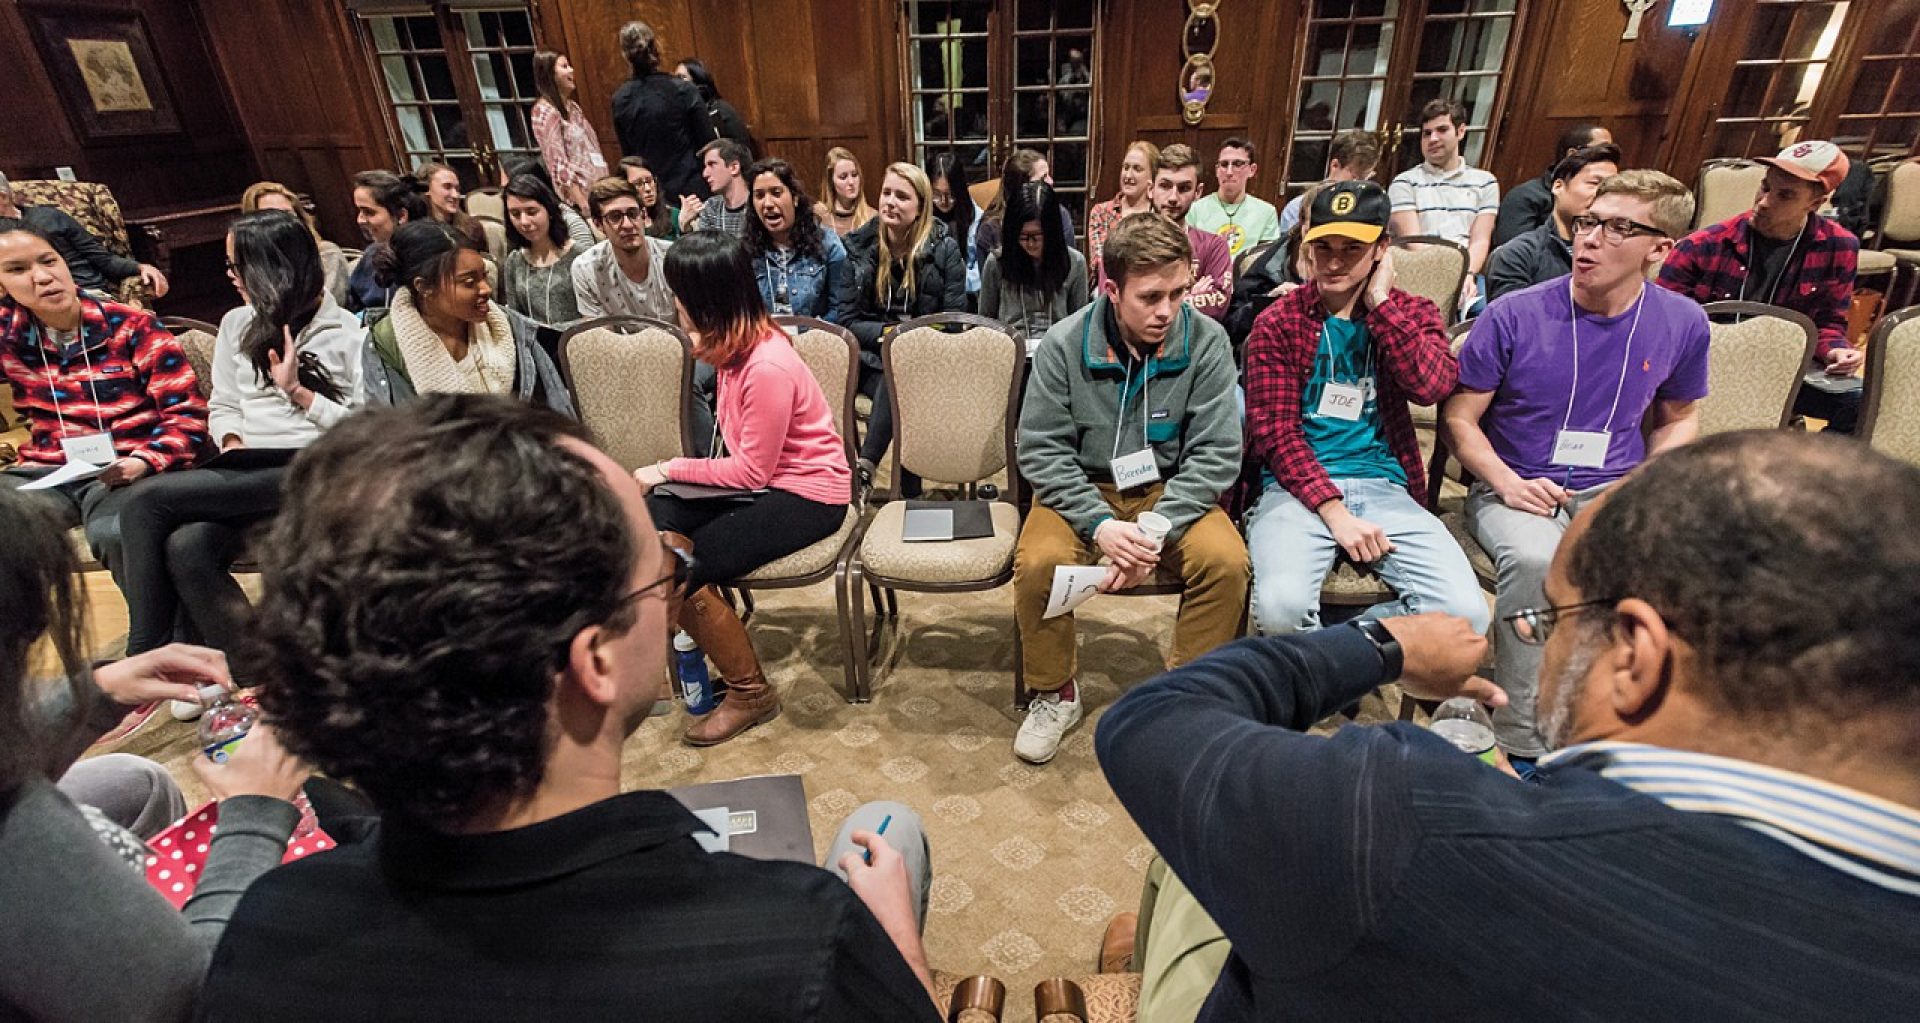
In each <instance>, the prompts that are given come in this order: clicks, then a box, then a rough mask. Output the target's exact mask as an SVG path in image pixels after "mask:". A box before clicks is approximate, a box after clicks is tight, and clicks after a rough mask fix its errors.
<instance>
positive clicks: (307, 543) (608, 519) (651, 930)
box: [202, 395, 937, 1020]
mask: <svg viewBox="0 0 1920 1023" xmlns="http://www.w3.org/2000/svg"><path fill="white" fill-rule="evenodd" d="M287 496H288V500H287V511H286V512H285V513H284V514H283V515H282V516H281V517H280V519H279V520H278V521H277V522H276V524H275V527H274V531H273V534H272V537H271V539H270V541H269V542H268V543H267V544H266V549H267V551H268V553H267V557H266V564H265V565H264V568H265V572H264V578H265V589H264V593H263V597H262V600H261V603H260V607H259V610H258V613H257V617H256V620H255V628H254V632H253V636H252V642H251V644H250V647H249V649H248V650H247V651H246V652H245V654H244V664H245V667H244V669H243V670H242V672H241V674H243V675H245V676H249V677H251V678H252V679H254V680H256V681H257V682H258V683H259V684H260V693H261V704H262V706H263V707H264V708H265V710H266V713H267V718H268V720H269V721H271V722H272V723H273V724H274V725H275V726H276V727H277V728H278V729H279V731H280V734H281V736H282V737H283V740H284V742H285V744H286V745H287V747H288V748H289V749H291V750H293V751H294V752H295V753H296V754H297V755H299V756H301V757H303V758H304V759H306V760H308V761H309V762H311V763H312V764H313V765H314V766H315V767H316V768H318V769H319V770H322V771H324V772H325V773H326V774H328V775H330V776H332V777H334V778H336V779H338V780H340V781H343V782H346V783H348V784H350V785H353V786H355V787H357V788H358V789H359V790H360V791H361V792H363V793H365V794H366V795H367V796H368V797H369V798H370V799H371V800H372V801H373V802H374V803H375V804H376V805H377V806H378V807H379V809H380V810H381V812H382V815H383V820H382V823H381V825H380V828H379V830H378V832H377V833H376V834H375V835H374V836H373V837H372V838H370V839H369V840H368V841H366V842H364V843H360V844H358V845H354V846H349V847H343V848H341V849H338V850H335V851H334V853H330V854H328V855H322V856H315V857H310V858H308V859H307V860H303V861H301V862H298V863H295V864H291V865H289V866H288V867H286V868H283V869H280V870H276V871H273V872H272V873H271V874H270V875H269V876H268V877H266V878H264V879H263V880H262V882H261V883H260V884H258V885H257V886H256V887H255V888H254V889H253V890H252V891H251V892H250V894H249V895H248V897H247V899H246V902H245V903H244V904H243V905H242V906H241V907H240V909H239V911H238V913H237V914H236V916H235V918H234V921H233V923H232V925H231V927H230V929H229V930H228V932H227V936H226V940H225V941H224V942H223V943H222V944H221V946H220V949H219V951H218V952H217V953H216V956H215V962H214V965H213V968H212V970H211V972H210V974H209V976H208V981H207V987H206V991H205V995H204V998H203V1002H202V1016H203V1018H205V1019H216V1020H217V1019H262V1018H273V1019H296V1018H312V1019H321V1018H325V1019H340V1018H349V1019H358V1018H370V1017H375V1016H378V1017H387V1018H408V1019H460V1020H474V1019H530V1018H551V1019H583V1018H602V1017H606V1016H609V1015H612V1014H615V1013H617V1014H619V1015H620V1016H621V1017H622V1018H624V1019H696V1018H698V1019H742V1020H745V1019H753V1020H803V1019H804V1020H814V1019H821V1020H903V1019H934V1018H937V1014H936V1013H934V1012H933V1011H932V1010H933V1004H932V1001H931V999H930V998H929V996H928V992H929V990H930V989H931V983H930V980H929V978H928V973H927V969H926V965H925V955H924V952H923V951H922V948H921V944H920V937H919V921H920V919H921V918H923V916H924V905H925V903H924V894H923V893H924V881H925V864H926V848H925V842H924V838H923V837H922V836H921V835H920V834H919V821H918V818H917V817H915V816H914V815H913V814H912V811H910V810H908V809H907V808H905V807H901V806H897V805H894V804H870V805H869V807H865V808H862V811H856V813H855V819H862V817H863V813H867V812H870V811H871V810H873V809H876V808H884V810H885V811H887V812H891V813H892V814H893V815H894V817H893V820H892V825H891V828H890V829H889V830H888V838H887V839H881V838H879V837H877V836H876V835H874V834H872V833H869V832H868V831H866V830H850V828H851V822H850V824H849V829H843V832H842V836H841V841H839V842H836V843H835V845H836V849H838V850H840V851H842V852H844V853H845V855H844V856H842V857H841V858H840V859H839V860H837V861H834V862H836V863H837V867H838V870H839V872H840V874H841V877H842V878H844V879H845V883H842V880H841V879H840V878H836V877H834V876H833V875H832V874H829V873H828V872H826V871H823V870H817V869H814V868H812V867H810V866H806V865H802V864H794V863H780V862H763V861H758V860H749V859H745V858H743V857H740V856H735V855H731V854H727V853H711V854H710V853H707V852H705V851H703V850H702V848H701V847H700V845H699V844H698V843H697V842H696V841H695V840H694V835H695V833H696V832H698V831H701V830H702V829H703V827H704V826H703V825H702V824H701V823H700V821H699V820H698V819H696V818H695V817H694V816H693V815H692V814H691V813H689V812H688V811H687V810H686V809H684V808H683V807H681V805H680V804H679V803H678V802H676V801H675V800H674V799H673V798H672V797H671V796H668V795H667V794H665V793H663V792H658V791H639V792H629V793H626V794H624V795H623V794H621V793H620V751H621V747H622V745H623V744H624V743H625V741H626V739H627V738H628V737H629V736H631V735H632V734H633V732H634V730H635V729H636V728H638V727H639V726H640V724H641V723H642V722H643V721H645V720H646V718H647V715H648V711H649V710H650V709H651V708H652V706H653V704H654V701H655V700H656V699H657V698H659V697H660V696H661V694H662V681H663V679H664V678H665V672H664V669H665V663H666V661H665V646H666V635H667V623H668V622H669V621H671V620H672V614H671V610H672V609H671V608H670V605H671V604H673V603H675V602H677V601H678V599H679V597H680V594H679V593H678V591H679V590H680V589H681V588H682V585H683V584H684V582H685V579H686V578H687V575H686V563H685V562H684V561H683V560H681V559H680V558H679V556H678V555H676V554H674V553H673V552H672V551H670V550H669V549H668V548H667V547H666V546H665V545H664V544H662V543H661V542H660V540H659V538H658V534H657V533H656V532H655V530H654V526H653V523H652V521H651V519H650V518H649V517H648V514H647V506H646V502H645V499H644V497H643V495H642V493H641V490H640V487H639V485H638V484H637V483H636V482H635V481H634V479H633V477H632V476H631V475H629V474H628V473H627V472H626V471H625V470H624V469H622V468H621V467H620V466H619V465H618V464H617V463H615V462H614V461H613V460H612V459H610V458H608V457H607V456H606V455H605V454H602V453H601V452H599V451H597V450H595V449H594V448H593V447H592V446H590V445H589V444H588V443H587V442H586V441H585V440H584V439H583V436H582V433H581V431H580V428H579V427H578V426H577V425H575V424H573V423H571V422H569V421H567V420H565V419H562V418H561V417H559V416H557V415H554V414H551V413H548V412H546V411H543V410H537V409H533V408H531V407H529V406H526V405H524V404H522V403H520V402H515V401H512V400H509V399H503V398H495V397H486V396H470V395H468V396H454V395H431V396H427V397H425V398H423V399H421V400H420V401H417V402H413V403H409V404H407V405H404V406H401V407H398V408H393V409H385V410H378V411H373V412H369V413H365V414H363V415H359V416H354V417H351V418H349V419H348V420H346V421H344V422H342V423H341V424H340V425H339V426H337V427H335V428H334V429H333V430H332V431H330V432H329V433H328V434H327V435H326V436H325V437H323V438H322V439H321V440H320V441H319V442H318V443H316V444H314V445H313V446H312V447H310V448H308V449H307V451H306V452H305V453H303V454H302V456H301V457H300V458H299V459H298V460H297V461H296V462H295V464H294V466H293V468H292V469H291V471H290V472H289V475H288V481H287ZM903 829H904V830H903ZM889 839H891V840H894V841H896V842H898V843H899V844H900V845H901V847H902V848H901V849H900V850H899V851H896V850H895V849H894V848H893V847H892V846H890V845H889V844H888V840H889ZM869 856H870V858H871V862H870V863H869V862H868V857H869ZM909 859H912V860H914V861H915V864H914V865H915V866H916V867H917V868H918V869H917V873H918V875H919V881H917V882H916V881H915V880H912V879H910V878H909V865H908V862H907V861H908V860H909ZM916 885H917V887H916ZM916 896H917V897H918V899H919V900H920V901H918V902H917V903H916Z"/></svg>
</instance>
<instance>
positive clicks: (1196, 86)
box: [1179, 0, 1220, 124]
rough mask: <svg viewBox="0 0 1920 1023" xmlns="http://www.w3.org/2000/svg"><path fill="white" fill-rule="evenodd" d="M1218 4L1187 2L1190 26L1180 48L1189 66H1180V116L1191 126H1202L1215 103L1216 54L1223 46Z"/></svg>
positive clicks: (1182, 34) (1202, 0)
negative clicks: (1218, 47)
mask: <svg viewBox="0 0 1920 1023" xmlns="http://www.w3.org/2000/svg"><path fill="white" fill-rule="evenodd" d="M1219 10H1220V3H1219V0H1214V2H1211V3H1209V2H1207V0H1187V25H1186V28H1185V29H1184V30H1182V32H1181V40H1180V47H1181V50H1182V51H1183V52H1184V53H1185V54H1186V58H1187V59H1186V63H1184V64H1182V65H1181V66H1180V82H1179V90H1180V116H1181V118H1182V119H1183V120H1185V121H1186V122H1187V123H1188V124H1199V123H1200V122H1201V120H1203V119H1204V118H1205V117H1206V116H1207V102H1208V101H1209V100H1211V99H1213V76H1214V65H1213V51H1214V48H1215V47H1216V46H1218V45H1219V44H1220V22H1219V19H1218V17H1217V13H1218V11H1219Z"/></svg>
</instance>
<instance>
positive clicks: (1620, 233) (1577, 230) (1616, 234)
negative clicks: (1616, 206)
mask: <svg viewBox="0 0 1920 1023" xmlns="http://www.w3.org/2000/svg"><path fill="white" fill-rule="evenodd" d="M1568 226H1569V227H1571V228H1573V236H1574V237H1575V238H1578V237H1580V236H1581V235H1584V234H1586V233H1587V232H1589V231H1592V230H1593V229H1594V228H1596V227H1597V228H1599V229H1600V237H1602V238H1605V239H1606V240H1607V244H1609V245H1618V244H1620V243H1621V242H1624V241H1626V240H1627V239H1628V238H1632V237H1634V236H1636V235H1651V236H1653V237H1655V238H1665V237H1666V236H1667V232H1665V231H1662V230H1660V229H1659V228H1657V227H1654V226H1653V225H1652V224H1642V223H1641V222H1639V221H1638V220H1628V219H1627V218H1626V217H1611V218H1608V219H1606V220H1601V219H1600V218H1599V217H1594V216H1589V215H1587V214H1585V213H1582V214H1581V215H1579V216H1577V217H1575V218H1573V220H1572V221H1571V222H1570V223H1569V224H1568Z"/></svg>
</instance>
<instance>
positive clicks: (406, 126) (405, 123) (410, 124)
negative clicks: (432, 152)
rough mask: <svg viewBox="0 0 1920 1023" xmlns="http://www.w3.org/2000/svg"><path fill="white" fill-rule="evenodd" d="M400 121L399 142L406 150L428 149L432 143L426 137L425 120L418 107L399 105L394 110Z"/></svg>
mask: <svg viewBox="0 0 1920 1023" xmlns="http://www.w3.org/2000/svg"><path fill="white" fill-rule="evenodd" d="M394 115H395V116H396V117H397V118H398V119H399V121H400V142H401V145H403V146H404V147H406V148H407V149H408V150H416V149H429V148H432V145H433V144H432V143H431V142H430V141H428V139H427V122H426V119H425V118H423V117H421V116H420V108H419V107H400V108H398V109H396V110H394Z"/></svg>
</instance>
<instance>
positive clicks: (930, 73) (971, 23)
mask: <svg viewBox="0 0 1920 1023" xmlns="http://www.w3.org/2000/svg"><path fill="white" fill-rule="evenodd" d="M1098 6H1099V5H1098V2H1097V0H1053V2H1048V0H901V15H902V17H901V22H902V26H903V30H902V40H903V43H904V45H905V47H906V58H905V60H903V61H902V67H904V68H905V69H906V73H907V91H908V106H907V119H908V130H909V133H910V137H911V138H912V140H913V157H914V162H915V163H918V164H920V165H921V166H925V165H926V161H927V158H928V157H929V156H930V155H932V154H934V153H938V152H942V151H946V150H951V151H953V152H954V153H955V154H957V155H958V156H959V157H960V160H961V162H962V163H964V164H965V165H966V167H967V174H968V180H970V181H973V182H980V181H986V180H989V179H995V178H998V177H999V174H1000V167H1001V164H1002V163H1003V162H1004V161H1005V160H1006V158H1007V157H1008V156H1009V155H1011V154H1012V153H1013V151H1014V150H1015V149H1022V148H1025V149H1033V150H1037V151H1038V152H1039V153H1040V154H1041V155H1043V156H1045V157H1046V158H1047V164H1048V168H1049V169H1050V171H1051V172H1052V175H1053V185H1054V189H1055V190H1056V191H1057V192H1058V193H1059V196H1060V201H1061V203H1062V204H1063V205H1065V206H1066V207H1067V210H1068V212H1070V213H1071V214H1072V215H1073V220H1074V223H1075V224H1076V225H1082V224H1084V223H1085V221H1086V212H1087V162H1088V154H1089V153H1090V152H1091V151H1092V144H1093V134H1092V131H1093V125H1094V121H1095V112H1094V104H1095V99H1094V96H1095V91H1094V85H1095V82H1094V76H1095V69H1096V68H1098V67H1099V60H1098V56H1097V49H1096V47H1097V46H1098V43H1099V30H1098V28H1097V27H1096V26H1097V14H1098Z"/></svg>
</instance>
